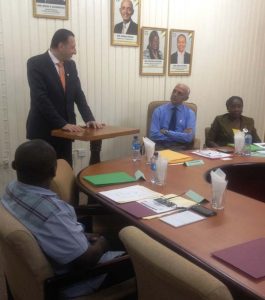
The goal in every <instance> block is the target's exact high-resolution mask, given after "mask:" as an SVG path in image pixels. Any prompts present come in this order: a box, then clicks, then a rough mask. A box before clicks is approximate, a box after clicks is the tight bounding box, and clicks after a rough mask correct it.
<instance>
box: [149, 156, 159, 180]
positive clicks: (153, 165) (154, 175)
mask: <svg viewBox="0 0 265 300" xmlns="http://www.w3.org/2000/svg"><path fill="white" fill-rule="evenodd" d="M157 159H158V152H157V151H156V152H154V155H153V156H152V157H151V160H150V167H151V182H152V183H154V184H155V183H157V182H158V178H157Z"/></svg>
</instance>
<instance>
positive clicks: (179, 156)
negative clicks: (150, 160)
mask: <svg viewBox="0 0 265 300" xmlns="http://www.w3.org/2000/svg"><path fill="white" fill-rule="evenodd" d="M159 155H160V156H161V157H163V158H166V159H167V160H168V163H169V164H175V163H182V162H186V161H189V160H192V159H193V158H192V157H191V156H189V155H186V154H183V153H179V152H175V151H172V150H161V151H159Z"/></svg>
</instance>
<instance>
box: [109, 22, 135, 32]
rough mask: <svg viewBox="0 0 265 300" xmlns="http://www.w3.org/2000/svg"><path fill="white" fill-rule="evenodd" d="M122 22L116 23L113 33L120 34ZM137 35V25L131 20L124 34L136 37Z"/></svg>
mask: <svg viewBox="0 0 265 300" xmlns="http://www.w3.org/2000/svg"><path fill="white" fill-rule="evenodd" d="M122 27H123V22H121V23H118V24H116V25H115V27H114V33H122ZM137 33H138V25H137V24H136V23H135V22H133V20H131V23H130V26H129V28H128V30H127V32H126V34H133V35H137Z"/></svg>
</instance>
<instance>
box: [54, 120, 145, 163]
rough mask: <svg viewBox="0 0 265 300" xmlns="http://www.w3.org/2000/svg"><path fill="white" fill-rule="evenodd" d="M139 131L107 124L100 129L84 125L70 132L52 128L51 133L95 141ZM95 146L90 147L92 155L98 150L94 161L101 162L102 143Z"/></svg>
mask: <svg viewBox="0 0 265 300" xmlns="http://www.w3.org/2000/svg"><path fill="white" fill-rule="evenodd" d="M139 132H140V130H139V129H137V128H128V127H121V126H110V125H106V126H104V127H103V128H99V129H95V128H91V127H89V128H88V127H83V130H82V131H80V132H70V131H67V130H63V129H54V130H52V132H51V135H52V136H55V137H59V138H64V139H70V140H79V141H91V142H93V141H99V140H105V139H110V138H114V137H118V136H125V135H131V134H137V133H139ZM94 146H95V150H94V149H93V147H94ZM94 146H93V145H92V147H90V150H91V156H92V155H94V153H93V152H94V151H97V152H98V155H96V159H94V158H92V161H93V162H99V161H100V150H101V144H100V146H98V144H95V145H94Z"/></svg>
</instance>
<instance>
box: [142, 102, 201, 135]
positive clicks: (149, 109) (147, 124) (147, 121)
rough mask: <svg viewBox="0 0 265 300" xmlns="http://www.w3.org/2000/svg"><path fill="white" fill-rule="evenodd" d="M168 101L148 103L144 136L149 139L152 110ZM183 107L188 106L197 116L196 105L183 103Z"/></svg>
mask: <svg viewBox="0 0 265 300" xmlns="http://www.w3.org/2000/svg"><path fill="white" fill-rule="evenodd" d="M169 102H170V101H164V100H158V101H152V102H150V103H149V105H148V108H147V118H146V136H147V137H149V132H150V125H151V120H152V115H153V112H154V110H155V109H156V108H157V107H158V106H160V105H163V104H167V103H169ZM183 104H184V105H186V106H188V107H189V108H190V109H192V110H193V111H194V112H195V114H196V115H197V105H196V104H195V103H192V102H183Z"/></svg>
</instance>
